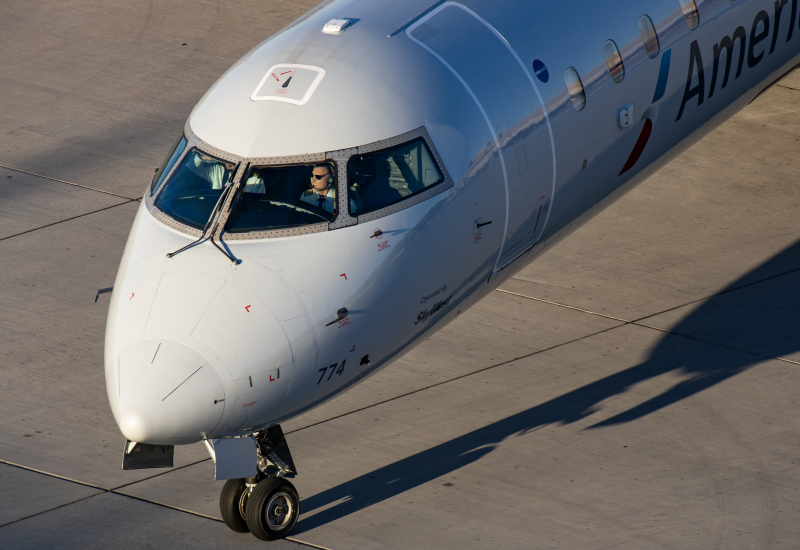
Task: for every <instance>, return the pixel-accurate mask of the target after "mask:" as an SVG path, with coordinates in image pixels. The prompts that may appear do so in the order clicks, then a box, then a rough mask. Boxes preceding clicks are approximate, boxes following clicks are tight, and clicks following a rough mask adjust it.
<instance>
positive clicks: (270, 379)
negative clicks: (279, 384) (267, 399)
mask: <svg viewBox="0 0 800 550" xmlns="http://www.w3.org/2000/svg"><path fill="white" fill-rule="evenodd" d="M269 381H270V382H274V381H275V378H273V377H272V375H271V374H270V375H269Z"/></svg>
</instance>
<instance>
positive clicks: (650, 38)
mask: <svg viewBox="0 0 800 550" xmlns="http://www.w3.org/2000/svg"><path fill="white" fill-rule="evenodd" d="M639 34H641V35H642V42H644V49H645V51H646V52H647V57H649V58H650V59H654V58H655V57H656V56H657V55H658V52H659V50H660V46H659V44H658V34H656V28H655V26H654V25H653V20H652V19H650V17H648V16H647V15H643V16H641V17H640V18H639Z"/></svg>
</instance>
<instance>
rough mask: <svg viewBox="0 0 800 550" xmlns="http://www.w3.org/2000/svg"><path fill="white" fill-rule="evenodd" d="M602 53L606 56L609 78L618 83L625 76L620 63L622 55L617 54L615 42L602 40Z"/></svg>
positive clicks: (623, 67) (617, 49) (623, 68)
mask: <svg viewBox="0 0 800 550" xmlns="http://www.w3.org/2000/svg"><path fill="white" fill-rule="evenodd" d="M603 55H604V56H605V57H606V65H608V72H609V73H611V78H612V79H613V80H614V82H616V83H617V84H619V83H620V82H622V80H623V79H624V78H625V66H624V65H623V64H622V56H621V55H620V54H619V48H617V44H616V42H614V41H613V40H606V41H605V42H603Z"/></svg>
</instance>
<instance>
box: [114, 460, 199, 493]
mask: <svg viewBox="0 0 800 550" xmlns="http://www.w3.org/2000/svg"><path fill="white" fill-rule="evenodd" d="M209 460H211V457H208V458H203V459H201V460H197V461H195V462H190V463H189V464H184V465H183V466H178V467H177V468H170V469H169V470H167V471H165V472H158V473H157V474H153V475H151V476H148V477H143V478H142V479H137V480H136V481H130V482H128V483H125V484H123V485H119V486H117V487H113V488H111V489H108V490H109V491H116V490H117V489H122V488H123V487H129V486H131V485H136V484H137V483H141V482H143V481H147V480H150V479H153V478H156V477H159V476H163V475H166V474H169V473H172V472H177V471H178V470H183V469H184V468H188V467H189V466H194V465H195V464H200V463H201V462H207V461H209Z"/></svg>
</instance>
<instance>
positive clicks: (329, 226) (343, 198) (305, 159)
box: [144, 120, 453, 241]
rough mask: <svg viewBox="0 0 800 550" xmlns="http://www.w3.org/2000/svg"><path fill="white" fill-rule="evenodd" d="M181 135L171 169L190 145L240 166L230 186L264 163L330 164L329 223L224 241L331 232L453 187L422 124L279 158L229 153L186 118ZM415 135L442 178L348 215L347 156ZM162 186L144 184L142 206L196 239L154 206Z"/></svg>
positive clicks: (192, 232)
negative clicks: (332, 204) (182, 143)
mask: <svg viewBox="0 0 800 550" xmlns="http://www.w3.org/2000/svg"><path fill="white" fill-rule="evenodd" d="M183 134H184V136H185V137H186V142H187V143H186V148H185V149H184V151H183V153H182V154H181V155H180V156H179V157H178V159H177V160H176V161H175V164H174V166H173V170H174V168H175V166H179V165H180V164H181V163H182V162H183V159H184V158H185V157H186V155H187V153H188V152H189V151H191V150H192V149H193V148H197V149H200V150H201V151H203V152H204V153H207V154H209V155H211V156H214V157H217V158H219V159H221V160H225V161H228V162H233V163H236V164H238V165H240V167H239V169H237V171H236V173H235V174H234V176H233V177H232V179H231V185H235V184H236V183H239V180H238V178H243V177H244V174H246V173H247V171H249V169H250V166H267V165H283V166H285V165H292V164H317V163H323V162H326V163H331V164H333V166H334V172H335V173H334V178H335V182H336V183H335V185H336V197H337V205H336V207H337V212H336V214H335V217H334V218H333V220H331V221H330V222H320V223H318V224H312V225H304V226H300V227H296V228H286V229H270V230H265V231H250V232H246V233H227V232H223V233H222V236H223V238H224V240H226V241H239V240H256V239H274V238H280V237H291V236H295V235H307V234H311V233H320V232H323V231H332V230H334V229H340V228H342V227H349V226H353V225H357V224H360V223H365V222H371V221H373V220H376V219H378V218H382V217H385V216H388V215H390V214H394V213H396V212H400V211H401V210H405V209H406V208H410V207H412V206H414V205H417V204H419V203H421V202H423V201H425V200H428V199H429V198H431V197H434V196H435V195H438V194H439V193H441V192H443V191H446V190H447V189H450V188H451V187H453V180H452V179H451V178H450V174H449V172H448V171H447V169H446V168H445V165H444V162H442V159H441V157H440V156H439V152H438V151H437V150H436V147H435V146H434V145H433V142H432V141H431V138H430V136H429V135H428V132H427V130H426V129H425V127H424V126H420V127H419V128H416V129H414V130H411V131H409V132H406V133H404V134H400V135H398V136H394V137H392V138H389V139H385V140H381V141H376V142H374V143H369V144H366V145H362V146H360V147H352V148H348V149H339V150H335V151H326V152H320V153H309V154H304V155H290V156H283V157H256V158H247V157H240V156H237V155H232V154H230V153H227V152H225V151H222V150H220V149H217V148H216V147H214V146H213V145H210V144H208V143H206V142H204V141H203V140H202V139H200V138H199V137H198V136H197V135H196V134H195V133H194V132H193V131H192V129H191V127H190V126H189V121H188V120H187V121H186V124H185V126H184V130H183ZM418 137H421V138H422V139H423V140H424V141H425V145H426V146H427V147H428V152H429V153H430V155H431V158H432V159H433V162H434V163H435V164H436V167H437V168H438V169H439V172H440V173H441V174H442V177H443V181H441V182H440V183H437V184H434V185H431V186H430V187H428V188H426V189H424V190H423V191H420V192H418V193H416V194H414V195H410V196H408V197H406V198H405V199H403V200H401V201H398V202H396V203H394V204H392V205H390V206H387V207H385V208H381V209H380V210H375V211H373V212H370V213H368V214H363V215H362V214H359V215H356V216H351V215H350V208H349V200H350V193H349V189H348V185H347V161H348V160H349V159H350V157H351V156H353V155H357V154H364V153H371V152H375V151H379V150H381V149H388V148H390V147H394V146H396V145H401V144H403V143H407V142H409V141H413V140H414V139H416V138H418ZM169 177H171V174H168V175H167V178H169ZM165 188H166V185H164V184H162V185H161V186H160V188H159V189H158V190H157V191H156V193H155V194H154V195H151V194H150V192H149V190H150V186H149V184H148V187H147V191H146V192H145V197H144V202H145V207H146V208H147V210H148V211H149V212H150V214H151V215H152V216H153V217H154V218H156V219H157V220H158V221H160V222H161V223H163V224H164V225H166V226H168V227H170V228H172V229H175V230H176V231H179V232H181V233H184V234H188V235H191V236H194V237H196V238H197V237H200V236H201V234H202V231H201V230H198V229H195V228H194V227H191V226H189V225H186V224H184V223H182V222H179V221H178V220H176V219H175V218H173V217H171V216H169V215H167V214H166V213H164V212H162V211H161V209H160V208H158V207H157V206H156V205H155V201H156V199H157V198H158V196H159V195H160V194H161V193H162V192H163V190H164V189H165ZM225 223H227V213H224V214H223V215H222V216H221V217H220V226H221V227H224V226H225V225H224V224H225Z"/></svg>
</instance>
